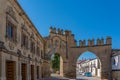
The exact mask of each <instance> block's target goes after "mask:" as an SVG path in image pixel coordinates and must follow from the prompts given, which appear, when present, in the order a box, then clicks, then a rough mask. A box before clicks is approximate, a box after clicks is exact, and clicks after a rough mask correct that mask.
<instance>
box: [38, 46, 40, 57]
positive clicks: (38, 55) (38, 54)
mask: <svg viewBox="0 0 120 80" xmlns="http://www.w3.org/2000/svg"><path fill="white" fill-rule="evenodd" d="M37 55H38V56H40V48H39V47H37Z"/></svg>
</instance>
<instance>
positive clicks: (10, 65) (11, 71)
mask: <svg viewBox="0 0 120 80" xmlns="http://www.w3.org/2000/svg"><path fill="white" fill-rule="evenodd" d="M15 72H16V67H15V62H13V61H7V62H6V80H15Z"/></svg>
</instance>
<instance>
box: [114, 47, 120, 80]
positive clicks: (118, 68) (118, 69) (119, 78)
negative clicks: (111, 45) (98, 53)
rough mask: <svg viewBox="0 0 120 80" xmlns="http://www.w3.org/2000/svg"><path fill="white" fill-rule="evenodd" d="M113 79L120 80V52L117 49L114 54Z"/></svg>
mask: <svg viewBox="0 0 120 80" xmlns="http://www.w3.org/2000/svg"><path fill="white" fill-rule="evenodd" d="M112 78H113V80H120V50H118V49H115V50H113V53H112Z"/></svg>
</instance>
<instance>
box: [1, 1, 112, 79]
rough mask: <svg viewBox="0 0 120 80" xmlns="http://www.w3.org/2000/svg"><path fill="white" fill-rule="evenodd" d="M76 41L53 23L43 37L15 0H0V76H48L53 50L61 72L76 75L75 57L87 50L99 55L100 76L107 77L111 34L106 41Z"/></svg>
mask: <svg viewBox="0 0 120 80" xmlns="http://www.w3.org/2000/svg"><path fill="white" fill-rule="evenodd" d="M79 42H80V43H79V44H80V45H79V46H78V45H77V43H76V40H75V39H74V34H72V32H71V31H69V30H65V31H63V30H62V29H58V30H56V28H52V27H51V28H50V34H49V36H47V37H46V38H42V36H41V35H40V34H39V32H38V31H37V29H36V28H35V26H34V25H33V23H32V22H31V20H30V19H29V18H28V16H27V15H26V13H25V12H24V10H23V9H22V8H21V7H20V5H19V4H18V2H17V0H0V80H36V79H38V78H41V77H45V78H46V77H49V76H50V62H49V58H50V56H51V55H52V54H54V53H58V54H60V75H62V76H65V77H68V78H76V61H77V58H78V57H79V56H80V55H81V54H82V53H84V52H86V51H90V52H93V53H94V54H95V55H97V56H98V57H99V59H100V61H101V68H102V69H101V78H102V79H106V80H110V79H109V78H110V76H111V73H110V72H111V66H110V65H111V50H112V47H111V46H112V39H111V37H107V38H106V42H104V39H103V38H98V39H97V41H95V40H94V39H92V40H90V39H88V44H86V42H87V41H86V40H80V41H79ZM95 42H96V43H95ZM106 57H107V58H106Z"/></svg>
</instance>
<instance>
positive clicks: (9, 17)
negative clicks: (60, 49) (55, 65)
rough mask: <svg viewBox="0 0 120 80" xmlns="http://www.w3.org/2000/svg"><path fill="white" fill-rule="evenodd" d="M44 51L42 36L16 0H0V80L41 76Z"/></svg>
mask: <svg viewBox="0 0 120 80" xmlns="http://www.w3.org/2000/svg"><path fill="white" fill-rule="evenodd" d="M44 52H45V50H44V39H43V38H42V36H41V35H40V34H39V32H38V31H37V29H36V28H35V26H34V25H33V23H32V22H31V20H30V19H29V18H28V16H27V15H26V13H25V12H24V11H23V9H22V8H21V6H20V5H19V4H18V2H17V0H0V80H36V79H39V78H41V77H45V74H46V73H45V71H43V70H45V69H44V67H43V66H45V65H46V64H47V63H49V62H48V61H47V60H45V59H44ZM46 72H47V71H46Z"/></svg>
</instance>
